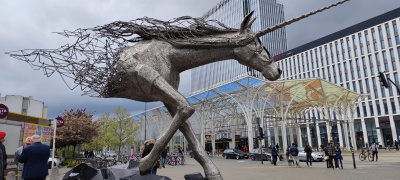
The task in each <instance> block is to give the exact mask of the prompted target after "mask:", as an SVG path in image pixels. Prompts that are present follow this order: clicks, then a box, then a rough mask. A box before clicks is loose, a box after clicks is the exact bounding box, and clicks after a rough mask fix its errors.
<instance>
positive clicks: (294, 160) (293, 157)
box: [292, 156, 300, 167]
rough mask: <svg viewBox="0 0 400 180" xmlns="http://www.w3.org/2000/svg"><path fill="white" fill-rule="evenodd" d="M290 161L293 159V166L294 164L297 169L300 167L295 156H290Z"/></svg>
mask: <svg viewBox="0 0 400 180" xmlns="http://www.w3.org/2000/svg"><path fill="white" fill-rule="evenodd" d="M292 159H293V164H295V165H296V166H297V167H300V164H299V158H298V157H297V156H292Z"/></svg>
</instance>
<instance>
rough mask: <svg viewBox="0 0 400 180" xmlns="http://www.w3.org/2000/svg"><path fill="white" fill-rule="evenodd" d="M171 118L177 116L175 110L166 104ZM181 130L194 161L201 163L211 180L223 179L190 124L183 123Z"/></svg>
mask: <svg viewBox="0 0 400 180" xmlns="http://www.w3.org/2000/svg"><path fill="white" fill-rule="evenodd" d="M164 105H165V107H166V108H167V109H168V111H169V113H170V114H171V116H174V115H175V112H176V110H175V108H173V106H171V105H168V104H166V103H164ZM179 130H180V131H181V132H182V133H183V135H184V136H185V138H186V139H187V141H188V145H189V148H190V149H192V153H193V157H194V159H195V160H196V161H197V162H199V163H200V165H201V166H202V167H203V169H204V174H205V176H206V178H207V179H209V180H220V179H223V178H222V176H221V173H220V172H219V170H218V168H217V167H216V166H215V164H214V163H213V162H212V161H211V159H210V157H209V156H208V155H207V154H206V152H205V150H204V147H203V146H202V145H201V143H199V141H198V140H197V138H196V136H195V134H194V132H193V130H192V129H191V128H190V123H189V122H184V123H182V125H181V127H179Z"/></svg>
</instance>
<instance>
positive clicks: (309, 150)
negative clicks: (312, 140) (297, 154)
mask: <svg viewBox="0 0 400 180" xmlns="http://www.w3.org/2000/svg"><path fill="white" fill-rule="evenodd" d="M304 151H305V152H306V162H307V166H308V167H310V166H312V158H311V153H312V151H313V150H312V147H311V146H310V144H308V143H307V145H306V147H305V148H304ZM309 162H310V165H308V163H309Z"/></svg>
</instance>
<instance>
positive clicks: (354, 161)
mask: <svg viewBox="0 0 400 180" xmlns="http://www.w3.org/2000/svg"><path fill="white" fill-rule="evenodd" d="M347 127H348V128H347V129H348V130H347V131H348V132H350V126H349V120H347ZM346 136H347V138H349V142H350V141H351V138H350V137H349V135H348V134H346ZM350 136H352V135H351V133H350ZM350 150H351V156H352V157H353V166H354V169H355V168H356V159H355V157H354V149H353V143H352V144H351V146H350Z"/></svg>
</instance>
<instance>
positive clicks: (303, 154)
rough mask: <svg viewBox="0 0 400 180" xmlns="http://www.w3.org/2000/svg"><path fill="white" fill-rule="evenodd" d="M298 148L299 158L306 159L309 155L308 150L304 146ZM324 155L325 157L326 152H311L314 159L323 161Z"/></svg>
mask: <svg viewBox="0 0 400 180" xmlns="http://www.w3.org/2000/svg"><path fill="white" fill-rule="evenodd" d="M298 150H299V155H298V158H299V160H300V161H306V160H307V156H306V152H305V151H304V148H298ZM324 157H325V154H324V153H321V152H312V153H311V160H312V161H323V160H324Z"/></svg>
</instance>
